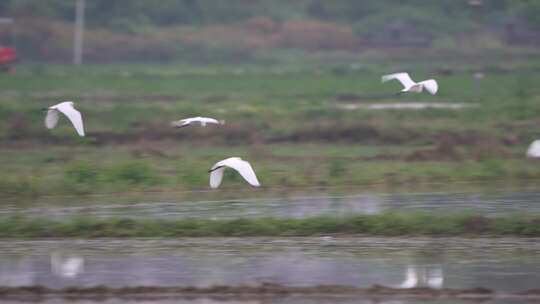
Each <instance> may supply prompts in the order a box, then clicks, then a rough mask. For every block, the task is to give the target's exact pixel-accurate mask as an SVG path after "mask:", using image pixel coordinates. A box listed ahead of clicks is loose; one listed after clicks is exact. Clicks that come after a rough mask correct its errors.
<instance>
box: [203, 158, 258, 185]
mask: <svg viewBox="0 0 540 304" xmlns="http://www.w3.org/2000/svg"><path fill="white" fill-rule="evenodd" d="M226 167H229V168H232V169H234V170H236V171H238V173H240V175H241V176H242V177H243V178H244V179H245V180H246V181H247V182H248V183H249V184H250V185H252V186H254V187H259V186H260V185H261V184H260V183H259V180H257V176H256V175H255V172H254V171H253V168H252V167H251V165H250V164H249V163H248V162H247V161H245V160H243V159H241V158H240V157H230V158H227V159H224V160H222V161H219V162H217V163H216V164H214V165H213V166H212V168H211V169H210V170H209V171H208V172H209V173H210V187H211V188H213V189H215V188H217V187H219V185H220V184H221V180H222V179H223V171H225V168H226Z"/></svg>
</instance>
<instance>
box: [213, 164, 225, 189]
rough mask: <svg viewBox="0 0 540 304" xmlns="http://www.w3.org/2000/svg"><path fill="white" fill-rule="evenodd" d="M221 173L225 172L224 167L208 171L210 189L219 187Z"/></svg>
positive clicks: (221, 177)
mask: <svg viewBox="0 0 540 304" xmlns="http://www.w3.org/2000/svg"><path fill="white" fill-rule="evenodd" d="M223 171H225V167H220V168H217V169H213V171H210V188H212V189H216V188H217V187H219V185H220V184H221V180H222V179H223Z"/></svg>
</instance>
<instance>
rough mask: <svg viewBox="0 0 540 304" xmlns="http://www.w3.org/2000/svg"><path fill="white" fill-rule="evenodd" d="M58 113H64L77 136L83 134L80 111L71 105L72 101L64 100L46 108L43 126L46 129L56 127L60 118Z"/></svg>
mask: <svg viewBox="0 0 540 304" xmlns="http://www.w3.org/2000/svg"><path fill="white" fill-rule="evenodd" d="M60 113H62V114H64V115H65V116H66V117H67V118H68V119H69V121H71V124H72V125H73V127H75V130H76V131H77V134H79V136H84V126H83V120H82V115H81V112H79V111H77V110H76V109H75V107H74V105H73V102H72V101H64V102H61V103H59V104H57V105H54V106H52V107H49V108H48V110H47V116H46V117H45V126H46V127H47V128H48V129H52V128H54V127H56V124H57V123H58V119H60Z"/></svg>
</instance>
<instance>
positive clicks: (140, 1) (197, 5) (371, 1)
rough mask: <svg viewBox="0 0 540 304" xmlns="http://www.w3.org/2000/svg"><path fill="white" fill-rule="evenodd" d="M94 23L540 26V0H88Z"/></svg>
mask: <svg viewBox="0 0 540 304" xmlns="http://www.w3.org/2000/svg"><path fill="white" fill-rule="evenodd" d="M74 5H75V0H46V1H44V0H2V1H0V15H5V16H27V17H28V16H33V17H46V18H53V19H57V20H63V21H66V22H71V21H73V15H74V13H73V11H74ZM86 6H87V10H86V15H87V20H88V25H89V26H91V27H99V28H109V29H111V30H114V31H128V32H129V31H138V30H142V29H144V28H145V27H151V26H173V25H208V24H220V23H233V22H238V21H242V20H245V19H247V18H250V17H255V16H268V17H271V18H274V19H276V20H288V19H291V18H313V19H321V20H326V21H332V22H341V23H350V24H355V25H356V28H358V30H360V31H362V30H363V29H362V28H368V29H372V28H373V26H376V25H377V23H379V22H389V21H392V20H396V19H403V20H404V21H408V22H413V23H417V24H418V25H426V26H432V27H434V30H438V31H439V30H446V31H453V30H454V29H456V30H461V29H462V26H457V27H456V25H461V24H463V25H465V26H467V25H470V24H472V23H475V22H483V23H488V24H495V25H496V24H497V23H500V22H504V21H505V19H508V18H511V17H514V18H519V19H520V20H524V21H525V22H527V23H528V24H529V25H530V26H532V27H536V28H540V1H538V0H400V1H396V0H332V1H328V0H294V1H290V0H159V1H152V0H128V1H126V0H87V1H86Z"/></svg>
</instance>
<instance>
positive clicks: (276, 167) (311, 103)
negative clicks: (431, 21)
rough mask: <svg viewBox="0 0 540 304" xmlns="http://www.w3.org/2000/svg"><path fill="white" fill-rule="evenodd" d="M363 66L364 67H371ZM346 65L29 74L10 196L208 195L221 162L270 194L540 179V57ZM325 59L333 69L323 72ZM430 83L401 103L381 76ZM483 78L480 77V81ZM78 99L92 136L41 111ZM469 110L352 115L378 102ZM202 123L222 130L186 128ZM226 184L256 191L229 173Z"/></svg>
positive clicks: (4, 100) (8, 89)
mask: <svg viewBox="0 0 540 304" xmlns="http://www.w3.org/2000/svg"><path fill="white" fill-rule="evenodd" d="M366 56H367V55H366ZM366 56H364V57H358V58H357V59H354V58H353V59H351V58H350V57H346V58H345V59H343V58H341V59H340V57H339V56H334V57H331V56H327V57H324V58H308V59H304V60H300V59H299V60H298V61H297V62H296V61H294V63H293V60H291V61H290V62H282V63H279V64H273V65H219V66H218V65H211V66H192V65H186V64H172V65H142V64H141V65H103V66H99V65H98V66H93V65H90V66H85V67H84V68H76V67H70V66H62V65H48V66H44V65H22V66H20V67H19V69H18V74H17V75H14V76H11V75H0V87H1V88H2V91H1V92H0V145H1V154H0V167H1V168H2V169H3V170H2V172H1V173H0V195H1V196H3V197H35V196H40V195H54V194H86V193H102V192H116V191H139V190H158V191H161V190H163V191H166V190H185V189H205V188H207V187H208V186H207V183H208V176H207V175H208V173H207V170H208V169H209V168H210V167H211V166H212V164H213V163H215V162H216V161H218V160H221V159H223V158H226V157H230V156H240V157H242V158H244V159H246V160H249V161H250V162H251V163H252V165H253V166H254V168H255V170H256V172H257V173H258V175H259V177H260V180H261V182H262V184H263V187H268V188H272V187H302V186H334V185H367V184H385V185H400V184H418V183H423V182H434V181H436V182H451V181H477V180H483V181H486V180H487V181H492V180H508V181H514V182H516V181H520V180H535V179H539V178H540V166H538V164H537V163H535V162H534V161H530V160H527V159H525V157H524V155H525V150H526V147H527V146H528V144H529V143H530V142H531V141H532V140H534V139H536V138H537V137H538V132H537V131H536V130H535V129H536V126H537V125H538V123H539V122H540V120H539V117H540V87H538V86H537V83H539V82H540V69H539V68H540V60H539V59H538V55H537V54H536V53H526V52H524V51H523V52H521V53H520V52H518V53H509V54H492V55H491V56H489V57H487V56H486V57H482V56H476V55H475V56H469V57H464V58H462V60H460V59H459V58H455V57H452V60H446V58H444V57H443V55H438V56H432V57H430V58H421V59H416V60H411V59H410V58H400V57H399V56H393V57H392V56H390V57H389V58H388V59H387V60H384V59H383V57H380V56H375V55H373V56H372V57H366ZM321 62H325V63H321ZM401 70H407V71H409V72H410V73H411V74H412V75H413V78H414V79H418V80H421V79H425V78H430V77H434V78H436V79H437V80H438V81H439V83H440V94H438V95H436V96H430V95H428V94H421V95H418V94H415V95H404V96H399V97H398V96H395V94H394V93H395V92H396V91H397V90H398V89H399V85H398V83H388V84H381V83H380V75H381V74H384V73H387V72H396V71H401ZM476 72H482V73H484V78H482V79H480V80H475V79H474V78H473V74H474V73H476ZM62 100H74V101H75V102H76V106H77V108H78V109H80V110H81V111H82V112H83V115H84V118H85V124H86V130H87V134H88V136H87V137H86V138H78V137H77V136H76V134H75V132H74V130H73V129H72V128H71V126H70V124H69V123H68V122H67V121H66V120H65V119H62V120H61V121H60V123H59V127H58V128H56V129H54V130H51V131H49V130H46V129H45V128H44V126H43V118H44V117H43V116H44V113H43V112H42V111H41V108H43V107H46V106H49V105H52V104H55V103H57V102H59V101H62ZM417 101H418V102H449V103H464V104H468V105H471V106H470V107H467V108H464V109H460V110H455V109H427V110H418V111H415V110H367V109H355V110H347V108H351V107H352V108H354V107H355V106H361V105H366V104H371V103H393V102H417ZM192 115H204V116H211V117H216V118H218V119H224V120H226V122H227V123H226V125H225V126H223V127H208V128H204V129H203V128H196V127H193V128H191V127H190V128H184V129H180V130H175V129H173V128H171V127H170V126H169V122H170V121H171V120H176V119H180V118H184V117H188V116H192ZM227 175H228V176H226V180H225V181H224V186H225V187H229V188H235V187H247V186H246V185H244V184H243V181H241V180H240V178H239V177H238V176H237V175H235V174H232V173H231V172H229V173H228V174H227Z"/></svg>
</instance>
